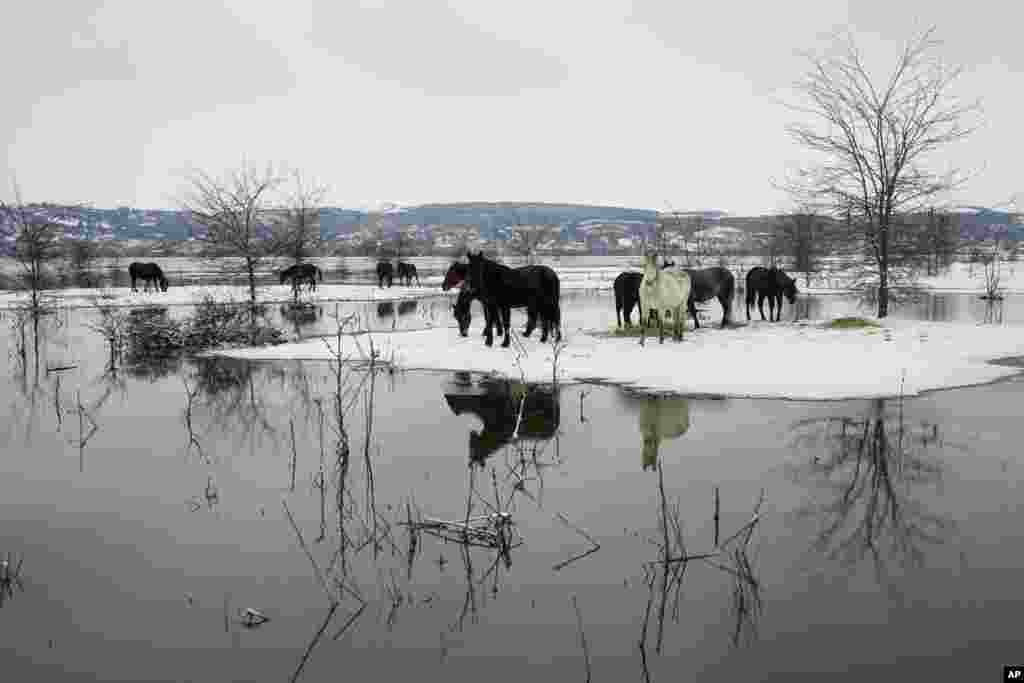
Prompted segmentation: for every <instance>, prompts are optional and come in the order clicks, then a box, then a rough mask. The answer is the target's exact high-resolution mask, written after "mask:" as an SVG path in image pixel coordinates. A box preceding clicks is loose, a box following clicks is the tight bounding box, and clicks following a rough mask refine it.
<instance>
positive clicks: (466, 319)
mask: <svg viewBox="0 0 1024 683" xmlns="http://www.w3.org/2000/svg"><path fill="white" fill-rule="evenodd" d="M476 298H477V296H476V295H475V294H473V290H471V289H470V288H469V287H465V286H463V287H461V288H460V289H459V297H458V298H457V299H456V300H455V304H454V305H453V306H452V313H454V315H455V320H456V321H457V322H458V323H459V334H461V335H462V336H463V337H468V336H469V323H470V321H471V320H472V316H470V314H469V305H470V304H471V303H473V299H476ZM480 305H481V306H483V309H484V332H483V333H484V335H485V336H486V335H487V326H488V325H490V324H491V323H492V322H493V324H494V325H495V327H497V330H498V334H499V335H500V334H504V328H503V327H502V325H501V316H500V315H498V312H497V309H496V308H494V307H493V306H492V307H488V306H486V305H484V303H483V302H482V301H481V302H480Z"/></svg>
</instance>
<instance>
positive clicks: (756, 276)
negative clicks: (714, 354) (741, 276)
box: [747, 266, 797, 322]
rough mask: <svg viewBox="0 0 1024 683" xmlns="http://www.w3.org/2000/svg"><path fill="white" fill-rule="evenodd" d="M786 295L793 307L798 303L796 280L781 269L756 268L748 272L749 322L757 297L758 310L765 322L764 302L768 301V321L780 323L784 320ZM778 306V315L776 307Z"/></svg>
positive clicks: (773, 267)
mask: <svg viewBox="0 0 1024 683" xmlns="http://www.w3.org/2000/svg"><path fill="white" fill-rule="evenodd" d="M783 294H785V295H786V298H787V299H789V304H790V305H791V306H792V305H793V304H795V303H796V295H797V291H796V280H794V279H793V278H791V277H790V276H788V275H786V274H785V273H784V272H782V270H781V269H780V268H776V267H775V266H772V267H771V268H764V267H762V266H754V267H753V268H751V269H750V271H748V272H747V320H750V306H751V304H753V303H754V296H755V295H757V310H758V311H760V312H761V320H764V319H765V317H764V300H765V298H766V297H767V299H768V320H769V321H771V322H778V321H779V320H781V319H782V295H783ZM776 305H778V309H779V310H778V313H776V312H775V307H776Z"/></svg>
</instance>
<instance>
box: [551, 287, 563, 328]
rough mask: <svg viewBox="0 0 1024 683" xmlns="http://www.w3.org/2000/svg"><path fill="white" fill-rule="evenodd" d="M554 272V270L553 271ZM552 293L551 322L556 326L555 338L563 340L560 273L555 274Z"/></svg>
mask: <svg viewBox="0 0 1024 683" xmlns="http://www.w3.org/2000/svg"><path fill="white" fill-rule="evenodd" d="M552 272H553V271H552ZM552 290H553V291H552V294H553V295H554V300H553V301H552V303H551V322H552V324H553V325H554V327H555V340H556V341H561V339H562V285H561V283H560V282H559V281H558V275H557V274H556V275H555V278H554V282H553V287H552Z"/></svg>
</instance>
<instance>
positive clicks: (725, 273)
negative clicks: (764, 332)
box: [683, 266, 736, 328]
mask: <svg viewBox="0 0 1024 683" xmlns="http://www.w3.org/2000/svg"><path fill="white" fill-rule="evenodd" d="M683 270H685V271H686V272H687V273H689V274H690V299H689V301H687V302H686V309H687V310H688V311H689V312H690V315H691V316H693V326H694V327H695V328H699V327H700V322H698V321H697V306H696V304H702V303H704V302H705V301H709V300H711V299H712V298H716V299H718V303H719V304H721V306H722V327H725V326H726V325H727V324H729V317H730V316H731V314H732V298H733V294H734V293H735V292H736V278H735V277H734V276H733V274H732V273H731V272H729V269H728V268H722V267H721V266H712V267H711V268H684V269H683Z"/></svg>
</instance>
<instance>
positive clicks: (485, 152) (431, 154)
mask: <svg viewBox="0 0 1024 683" xmlns="http://www.w3.org/2000/svg"><path fill="white" fill-rule="evenodd" d="M12 7H13V8H14V9H13V14H12V13H11V11H10V10H9V11H7V12H5V16H4V19H5V21H4V23H5V25H6V30H5V31H4V32H3V36H2V38H0V64H3V70H4V79H3V86H2V87H3V90H4V95H3V100H2V103H3V104H2V106H0V144H2V146H3V148H4V149H5V150H6V152H7V153H6V154H5V155H4V158H3V160H2V161H3V163H2V164H0V173H2V174H3V175H4V177H3V178H2V179H3V183H2V185H3V187H2V188H0V197H3V198H8V199H9V198H10V197H11V191H10V186H11V178H12V177H14V176H16V177H17V181H18V183H19V185H20V187H21V190H22V195H23V198H24V199H25V200H26V201H55V202H87V203H90V204H92V205H94V206H98V207H111V206H121V205H132V206H139V207H147V208H161V207H173V206H175V198H176V197H179V196H181V190H182V184H183V180H182V179H183V173H184V172H185V171H186V170H187V169H188V168H190V167H194V168H201V169H204V170H206V171H209V172H211V173H215V174H216V173H220V172H222V171H224V170H226V169H229V168H233V167H237V166H239V164H240V163H241V162H242V161H243V159H244V160H247V161H255V162H261V163H262V162H267V161H271V162H277V163H286V164H288V165H289V166H291V167H292V168H295V169H299V170H301V171H302V172H303V173H304V174H306V175H307V176H309V177H313V178H316V179H318V180H320V181H321V182H323V183H325V184H327V185H328V186H329V187H330V190H331V192H330V197H329V201H330V203H332V204H336V205H341V206H352V207H364V206H368V205H372V204H374V203H375V202H383V201H393V202H398V203H403V204H414V203H423V202H431V201H439V202H443V201H468V200H485V201H497V200H507V201H527V200H532V201H549V202H582V203H596V204H611V205H618V206H630V207H640V208H654V209H664V208H666V207H667V206H669V205H671V206H672V207H674V208H676V209H698V208H719V209H724V210H726V211H730V212H733V213H738V214H752V213H762V212H770V211H775V210H778V209H781V208H784V207H785V197H784V196H782V195H781V194H780V193H779V192H777V191H776V190H774V189H773V188H772V185H771V181H772V179H773V178H775V179H780V178H781V177H782V175H783V174H784V172H785V169H786V165H787V163H794V162H799V161H800V160H801V159H802V158H803V153H802V151H801V150H800V149H799V148H797V147H795V146H794V144H793V143H792V142H791V141H790V140H789V139H788V137H787V135H786V133H785V130H784V125H785V124H786V123H787V122H789V121H792V120H794V117H795V114H793V113H792V112H791V111H789V110H787V109H786V108H785V107H783V106H782V105H781V104H780V103H779V101H780V100H782V101H787V100H791V99H792V96H791V94H790V92H789V88H790V86H791V84H792V83H793V82H794V81H795V80H796V79H797V78H798V77H799V76H800V75H801V73H802V72H804V71H805V70H806V62H805V61H802V58H801V57H800V56H799V55H798V54H797V52H798V51H799V50H806V49H821V48H823V47H824V46H825V45H827V39H828V36H829V35H830V34H831V33H832V32H834V31H836V30H837V29H844V28H849V29H850V30H851V31H852V32H853V34H854V35H855V37H856V39H857V41H858V44H859V45H860V46H861V47H862V49H863V50H864V52H865V53H866V54H867V56H868V57H869V58H870V60H871V62H870V63H871V64H872V65H877V66H878V67H879V69H880V70H879V73H881V71H882V70H884V69H887V68H890V67H891V65H892V64H893V61H894V59H895V56H896V54H897V53H898V51H899V50H900V48H901V47H902V46H903V43H904V41H905V40H906V39H907V38H908V37H910V36H913V35H915V34H917V33H920V31H922V30H923V29H925V28H927V27H928V26H930V25H935V26H936V27H937V30H938V37H939V38H941V39H943V40H944V41H945V45H944V48H943V55H944V56H945V58H946V59H948V60H949V61H950V62H953V63H958V64H961V65H963V66H964V67H965V69H966V71H965V73H964V75H963V77H962V79H961V80H960V81H959V84H958V86H957V90H956V92H957V94H958V95H960V96H963V97H966V98H974V97H982V98H983V101H984V106H985V113H984V123H985V127H984V128H983V129H982V130H981V131H979V132H978V133H976V134H975V135H974V136H973V137H972V138H971V139H970V140H969V141H967V142H965V143H960V144H958V145H957V146H956V147H955V148H950V149H949V150H948V153H947V154H945V155H943V158H942V159H940V160H939V161H940V162H941V163H942V164H954V165H956V166H959V167H961V168H964V169H967V170H969V171H972V172H975V173H976V174H977V175H976V177H975V178H974V180H973V181H972V182H971V184H970V185H969V186H968V190H967V192H965V193H963V196H962V197H961V199H965V200H969V201H972V202H974V203H980V204H989V205H991V204H997V203H1003V202H1005V201H1006V200H1007V199H1009V198H1010V197H1012V196H1013V195H1015V194H1017V193H1021V192H1022V191H1024V173H1022V170H1021V169H1022V166H1024V134H1022V130H1024V77H1022V74H1024V9H1022V7H1024V3H1021V2H1017V1H1014V2H1008V1H1006V0H973V1H971V2H935V1H934V0H906V1H901V2H893V1H892V0H856V1H855V2H845V1H842V0H807V1H804V0H800V1H796V0H779V1H777V2H773V3H766V2H730V1H729V0H718V1H716V2H707V3H699V4H697V5H693V4H691V3H679V2H666V1H665V0H637V1H635V2H626V1H624V0H600V2H593V1H592V0H591V1H580V2H559V1H558V0H517V1H516V2H507V1H505V0H502V1H498V0H493V1H492V0H456V1H453V2H448V3H445V2H440V1H438V0H404V1H394V0H374V1H369V0H367V1H365V2H354V1H349V0H292V1H291V2H286V3H269V2H252V1H251V0H232V1H229V2H224V3H220V2H216V1H215V0H177V1H176V2H151V1H150V0H118V1H115V2H90V1H88V0H75V1H74V2H67V1H66V0H61V1H59V2H52V1H45V0H36V1H35V2H21V3H16V4H15V5H13V6H12ZM695 8H699V10H698V9H695ZM1022 199H1024V196H1022Z"/></svg>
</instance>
